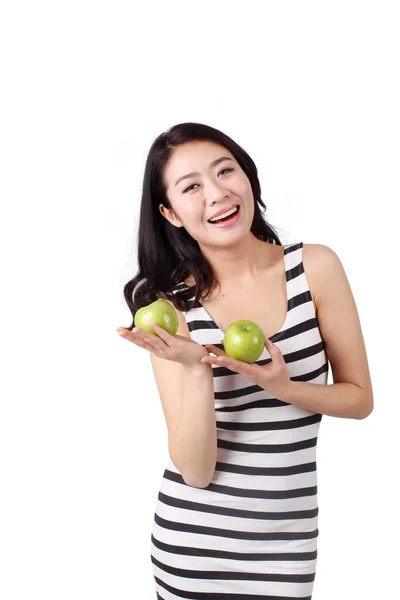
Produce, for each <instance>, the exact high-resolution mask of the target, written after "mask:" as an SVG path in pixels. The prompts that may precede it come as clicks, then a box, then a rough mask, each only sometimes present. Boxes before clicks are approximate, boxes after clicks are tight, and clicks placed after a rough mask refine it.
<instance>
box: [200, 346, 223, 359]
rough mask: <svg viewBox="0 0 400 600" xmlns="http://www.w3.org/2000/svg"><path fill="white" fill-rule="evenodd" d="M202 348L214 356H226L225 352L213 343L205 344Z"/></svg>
mask: <svg viewBox="0 0 400 600" xmlns="http://www.w3.org/2000/svg"><path fill="white" fill-rule="evenodd" d="M204 348H205V349H206V350H208V352H212V353H213V354H215V355H216V356H226V352H224V351H223V350H221V349H220V348H217V347H216V346H214V344H205V345H204Z"/></svg>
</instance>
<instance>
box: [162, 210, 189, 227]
mask: <svg viewBox="0 0 400 600" xmlns="http://www.w3.org/2000/svg"><path fill="white" fill-rule="evenodd" d="M158 208H159V211H160V213H161V214H162V216H163V217H165V218H166V219H167V221H169V222H170V223H171V225H173V226H174V227H183V225H182V223H181V222H180V220H179V218H178V217H177V216H176V213H175V212H174V210H173V209H172V208H165V206H164V205H163V204H159V206H158Z"/></svg>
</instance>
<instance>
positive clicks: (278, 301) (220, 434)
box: [124, 123, 372, 600]
mask: <svg viewBox="0 0 400 600" xmlns="http://www.w3.org/2000/svg"><path fill="white" fill-rule="evenodd" d="M260 207H263V208H264V209H265V204H264V203H263V202H262V200H261V190H260V184H259V181H258V176H257V169H256V167H255V165H254V163H253V161H252V159H251V158H250V156H249V155H248V154H247V153H246V152H245V151H244V150H243V149H242V148H241V147H240V146H238V145H237V144H236V143H235V142H234V141H233V140H232V139H231V138H229V137H228V136H226V135H225V134H223V133H222V132H220V131H218V130H216V129H213V128H211V127H208V126H206V125H201V124H197V123H183V124H181V125H176V126H175V127H173V128H172V129H170V130H169V131H167V132H166V133H163V134H161V135H160V136H159V137H158V138H157V139H156V140H155V141H154V143H153V145H152V147H151V149H150V152H149V156H148V158H147V162H146V170H145V177H144V184H143V196H142V206H141V213H140V223H139V252H138V264H139V272H138V273H137V275H136V276H135V277H134V278H133V279H132V280H131V281H130V282H128V283H127V284H126V286H125V288H124V294H125V298H126V301H127V303H128V306H129V308H130V310H131V312H132V315H133V317H134V316H135V314H136V312H137V310H139V309H140V308H141V307H143V306H147V305H148V304H150V303H152V302H154V301H155V300H157V299H158V298H163V299H165V300H167V302H169V303H170V304H171V306H173V307H174V308H175V309H176V314H177V318H178V330H177V333H176V334H175V335H170V333H168V332H167V331H164V330H163V329H162V328H157V329H155V331H156V333H157V336H155V335H154V334H152V333H150V332H149V331H135V333H132V332H130V331H129V329H131V328H132V327H133V324H132V325H131V327H130V328H128V331H125V334H124V335H125V337H126V339H128V340H129V341H131V342H133V343H135V344H137V345H138V346H140V347H141V348H142V349H143V350H145V351H148V352H149V353H150V358H151V364H152V368H153V372H154V377H155V380H156V384H157V388H158V391H159V396H160V401H161V405H162V409H163V412H164V416H165V421H166V425H167V429H168V449H169V455H170V459H169V461H168V463H167V465H166V468H165V470H164V473H163V477H162V482H161V486H160V490H159V494H158V499H157V502H156V507H155V513H154V523H153V529H152V535H151V561H152V564H153V574H154V581H155V587H156V593H157V598H158V600H167V599H168V600H181V599H182V598H204V599H205V598H217V597H218V598H219V597H221V598H222V597H223V598H238V599H239V598H243V599H244V598H252V599H253V598H254V599H256V598H260V599H263V600H267V599H272V598H274V599H275V600H278V599H282V600H284V599H286V600H288V599H290V598H291V599H293V600H294V599H295V598H298V599H300V598H301V599H302V600H311V596H312V591H313V586H314V578H315V573H316V560H317V538H318V533H319V532H318V498H317V463H316V446H317V440H318V435H319V427H320V422H321V419H322V415H323V414H331V415H333V416H341V417H343V416H345V417H349V418H355V419H359V418H364V417H365V416H367V415H368V414H369V413H370V412H371V410H372V388H371V385H370V380H369V373H368V367H367V360H366V356H365V348H364V346H363V340H362V335H361V329H360V324H359V321H358V317H357V311H356V308H355V304H354V300H353V298H352V295H351V291H350V288H349V285H348V282H347V278H346V276H345V273H344V270H343V268H342V267H341V263H340V261H339V259H338V257H337V256H336V254H335V253H334V252H333V251H331V250H330V249H329V248H327V247H326V246H322V245H318V244H303V243H302V242H297V243H292V244H285V245H282V243H281V242H280V240H279V238H278V236H277V234H276V233H275V231H274V230H273V228H272V226H271V225H269V224H268V223H267V222H266V221H265V220H264V216H263V214H262V211H261V208H260ZM306 272H307V275H306ZM217 284H218V285H219V287H220V291H219V292H218V293H217V294H216V293H215V292H216V290H217V288H218V285H217ZM310 286H311V287H310ZM203 303H205V304H206V305H207V310H206V308H205V307H204V306H203ZM209 311H210V312H209ZM317 313H318V316H317ZM211 315H214V317H212V316H211ZM343 315H346V323H345V327H343ZM215 319H216V320H215ZM241 319H246V320H248V321H252V322H253V323H256V324H257V325H258V327H259V328H260V329H261V331H262V332H263V334H264V336H265V338H268V337H269V338H270V339H269V340H268V339H266V340H265V348H263V349H262V354H261V355H259V358H258V359H257V360H255V361H254V362H253V363H251V364H248V363H245V362H243V360H244V358H246V357H245V356H243V355H240V358H241V359H242V360H237V359H236V358H235V359H233V358H231V357H228V356H227V355H226V353H225V351H224V350H223V346H222V344H221V338H222V337H223V336H224V334H225V335H226V331H227V328H228V327H229V324H231V323H233V322H237V321H238V320H241ZM217 323H223V325H221V326H219V325H217ZM224 339H225V338H224ZM253 358H255V357H253ZM329 361H331V364H332V371H333V374H334V378H335V383H334V384H333V385H328V384H327V377H328V362H329Z"/></svg>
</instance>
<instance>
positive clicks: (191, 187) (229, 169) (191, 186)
mask: <svg viewBox="0 0 400 600" xmlns="http://www.w3.org/2000/svg"><path fill="white" fill-rule="evenodd" d="M224 171H233V169H231V168H229V167H227V168H225V169H222V170H221V171H220V172H219V173H218V175H221V173H223V172H224ZM195 185H197V183H192V185H189V186H188V187H187V188H186V189H184V190H183V192H182V194H184V193H185V192H188V191H189V190H191V189H193V186H195Z"/></svg>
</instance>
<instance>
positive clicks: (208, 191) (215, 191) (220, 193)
mask: <svg viewBox="0 0 400 600" xmlns="http://www.w3.org/2000/svg"><path fill="white" fill-rule="evenodd" d="M204 195H205V198H206V202H207V203H208V204H210V205H212V204H215V202H220V201H221V200H223V199H224V198H227V197H228V192H227V191H226V189H225V187H224V185H223V184H222V183H220V182H219V181H216V180H213V179H210V181H208V182H207V183H206V184H205V187H204Z"/></svg>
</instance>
